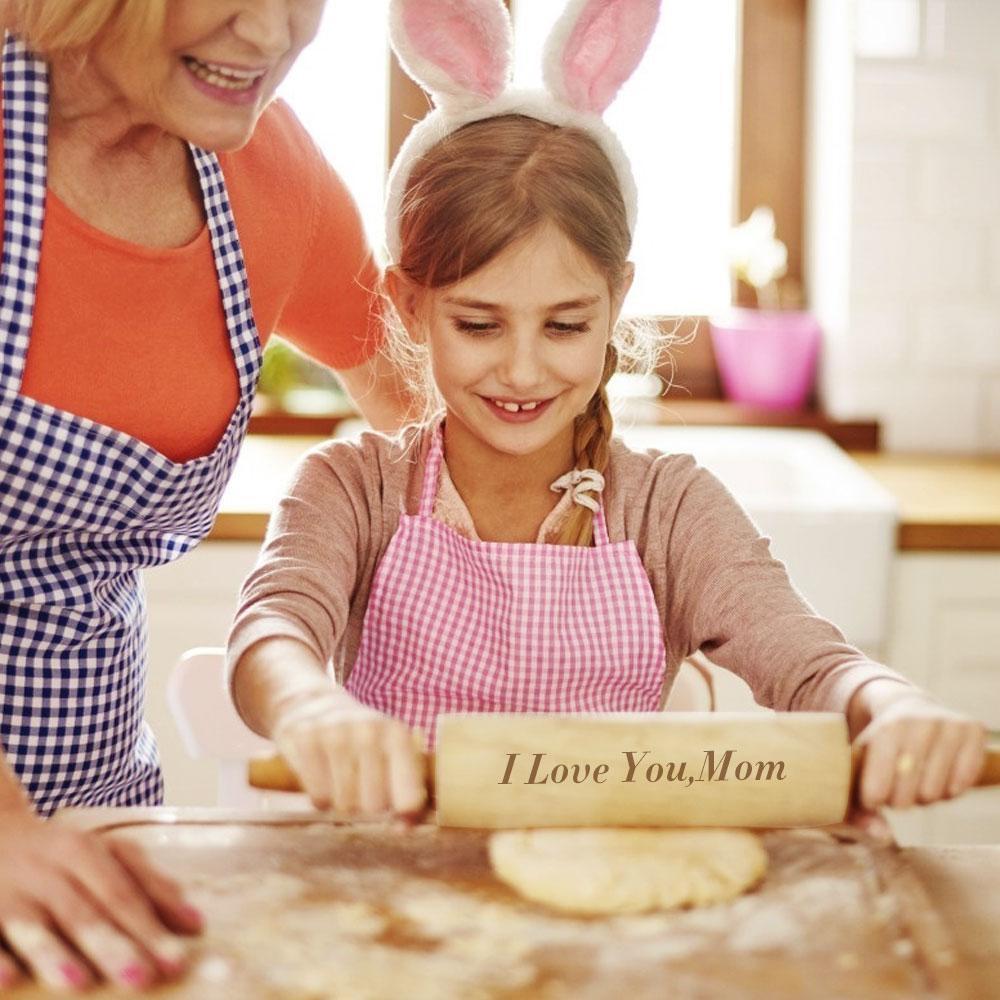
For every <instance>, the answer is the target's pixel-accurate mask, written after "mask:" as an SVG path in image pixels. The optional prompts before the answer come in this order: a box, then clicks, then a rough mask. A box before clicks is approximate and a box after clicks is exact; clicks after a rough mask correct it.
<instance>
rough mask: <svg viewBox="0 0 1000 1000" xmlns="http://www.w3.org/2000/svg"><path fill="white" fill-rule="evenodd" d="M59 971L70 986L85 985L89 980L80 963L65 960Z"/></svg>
mask: <svg viewBox="0 0 1000 1000" xmlns="http://www.w3.org/2000/svg"><path fill="white" fill-rule="evenodd" d="M59 973H60V975H61V976H62V977H63V979H64V980H66V982H67V983H69V984H70V986H84V985H86V982H87V974H86V973H85V972H84V971H83V969H81V968H80V966H78V965H73V963H72V962H63V963H62V965H60V966H59Z"/></svg>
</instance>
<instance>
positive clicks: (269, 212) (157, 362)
mask: <svg viewBox="0 0 1000 1000" xmlns="http://www.w3.org/2000/svg"><path fill="white" fill-rule="evenodd" d="M219 160H220V163H221V164H222V170H223V174H224V176H225V179H226V186H227V188H228V190H229V198H230V202H231V204H232V209H233V216H234V218H235V220H236V226H237V229H238V231H239V236H240V242H241V244H242V247H243V256H244V260H245V261H246V267H247V274H248V278H249V283H250V300H251V303H252V305H253V311H254V317H255V319H256V322H257V328H258V331H259V333H260V338H261V342H262V343H266V342H267V339H268V337H269V336H270V334H271V333H272V332H273V331H275V330H278V331H279V332H280V333H281V335H282V336H283V337H286V338H287V339H288V340H289V341H291V342H292V343H293V344H295V345H296V346H297V347H299V348H301V349H302V350H303V351H304V352H305V353H307V354H309V355H311V356H312V357H313V358H315V359H316V360H317V361H320V362H323V363H324V364H327V365H329V366H330V367H331V368H351V367H353V366H355V365H357V364H360V363H362V362H363V361H365V360H366V359H367V358H369V357H371V355H372V354H373V353H374V351H375V350H376V348H377V346H378V342H379V341H378V336H379V335H378V329H379V327H378V324H377V322H376V321H373V319H372V317H373V316H374V315H376V314H375V313H374V312H373V305H374V304H375V302H376V300H375V299H374V297H373V295H372V294H371V292H370V290H371V289H373V288H374V286H375V282H376V277H377V270H376V267H375V264H374V262H373V260H372V257H371V253H370V251H369V249H368V246H367V244H366V241H365V236H364V231H363V229H362V226H361V220H360V217H359V215H358V212H357V209H356V207H355V205H354V202H353V200H352V199H351V196H350V194H349V193H348V191H347V189H346V188H345V187H344V185H343V182H342V181H341V180H340V178H339V177H338V176H337V175H336V173H335V172H334V171H333V169H332V167H330V165H329V164H328V163H327V161H326V159H325V158H324V157H323V154H322V153H321V152H320V151H319V149H318V148H317V147H316V145H315V144H314V143H313V142H312V140H311V139H310V138H309V136H308V135H307V133H306V132H305V130H304V129H303V127H302V125H301V124H300V123H299V121H298V119H296V117H295V116H294V115H293V114H292V112H291V110H290V109H289V108H288V106H287V105H286V104H284V102H282V101H275V102H273V103H272V104H271V105H270V106H269V107H268V108H267V110H266V111H265V112H264V114H263V115H262V116H261V118H260V120H259V122H258V123H257V128H256V130H255V132H254V135H253V138H252V139H251V140H250V142H249V143H248V144H247V145H246V146H244V147H243V149H241V150H238V151H237V152H235V153H225V154H221V155H220V157H219ZM21 391H22V393H23V394H24V395H26V396H30V397H32V398H34V399H37V400H39V401H41V402H43V403H48V404H51V405H53V406H56V407H58V408H60V409H63V410H68V411H69V412H71V413H77V414H80V415H81V416H85V417H89V418H90V419H91V420H95V421H97V422H98V423H102V424H106V425H109V426H111V427H114V428H117V429H118V430H122V431H125V432H127V433H129V434H131V435H133V436H134V437H137V438H140V439H142V440H143V441H146V442H148V443H149V444H151V445H153V447H155V448H157V449H158V450H159V451H161V452H163V454H165V455H167V456H168V457H169V458H171V459H173V460H174V461H178V462H183V461H187V460H188V459H191V458H196V457H198V456H200V455H205V454H208V453H210V452H211V451H212V450H213V449H214V448H215V446H216V445H217V444H218V441H219V439H220V438H221V437H222V434H223V433H224V432H225V429H226V425H227V423H228V421H229V418H230V416H231V414H232V411H233V409H234V407H235V406H236V402H237V398H238V393H239V387H238V383H237V377H236V366H235V363H234V360H233V354H232V350H231V348H230V344H229V336H228V333H227V331H226V324H225V317H224V315H223V311H222V300H221V296H220V293H219V286H218V281H217V278H216V273H215V264H214V261H213V258H212V248H211V243H210V240H209V233H208V227H207V224H206V225H205V226H204V227H203V229H202V231H201V232H200V233H199V234H198V236H196V237H195V239H194V240H193V241H192V242H191V243H189V244H188V245H186V246H183V247H177V248H171V249H155V248H151V247H143V246H139V245H137V244H134V243H129V242H126V241H125V240H121V239H118V238H116V237H114V236H110V235H108V234H107V233H103V232H101V231H100V230H98V229H95V228H94V227H93V226H91V225H89V224H88V223H87V222H85V221H84V220H83V219H81V218H79V217H78V216H77V215H75V214H74V213H73V212H72V210H70V209H69V208H68V207H67V206H66V205H65V204H64V203H63V202H62V201H60V199H59V198H58V197H57V196H56V195H54V194H53V193H52V191H51V190H50V191H49V192H48V197H47V199H46V212H45V223H44V230H43V236H42V256H41V264H40V267H39V275H38V297H37V302H36V305H35V316H34V325H33V327H32V332H31V341H30V345H29V348H28V357H27V364H26V369H25V372H24V378H23V381H22V385H21Z"/></svg>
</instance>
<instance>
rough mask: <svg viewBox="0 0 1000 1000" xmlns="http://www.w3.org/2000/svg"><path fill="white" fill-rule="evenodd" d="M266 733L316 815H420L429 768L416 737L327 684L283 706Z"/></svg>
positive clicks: (397, 723)
mask: <svg viewBox="0 0 1000 1000" xmlns="http://www.w3.org/2000/svg"><path fill="white" fill-rule="evenodd" d="M274 719H275V722H274V726H273V729H272V733H271V738H272V739H273V740H274V742H275V744H276V745H277V747H278V749H279V750H280V751H281V753H282V754H283V756H284V757H285V759H286V760H287V761H288V763H289V764H290V765H291V767H292V769H293V770H294V771H295V773H296V774H297V775H298V776H299V780H300V781H301V783H302V787H303V788H304V789H305V790H306V792H307V793H308V795H309V798H310V799H311V800H312V802H313V805H315V806H316V808H317V809H335V810H337V811H338V812H343V813H346V814H348V815H356V816H360V817H366V818H368V817H373V816H377V815H379V814H380V813H385V812H387V811H389V810H391V811H392V812H394V813H397V814H399V815H403V816H414V815H416V814H419V813H420V812H421V811H422V810H423V808H424V807H425V805H426V804H427V774H426V772H427V765H426V758H425V755H424V753H423V751H422V749H421V745H420V741H419V739H418V738H417V737H418V734H416V733H414V732H413V731H411V730H410V729H409V727H407V726H406V725H404V724H403V723H402V722H399V721H398V720H397V719H393V718H390V717H388V716H385V715H382V714H381V713H380V712H376V711H374V710H373V709H370V708H368V707H367V706H365V705H362V704H361V703H360V702H358V701H357V700H356V699H354V698H352V697H351V696H350V695H349V694H348V693H347V692H346V691H344V690H343V688H336V687H333V686H332V685H331V684H329V683H325V684H323V685H317V686H315V687H312V688H311V689H307V690H304V691H301V690H300V691H298V692H296V693H295V694H294V695H293V696H291V697H290V698H288V699H285V700H283V701H282V703H281V704H280V706H279V707H278V708H277V710H276V712H275V716H274Z"/></svg>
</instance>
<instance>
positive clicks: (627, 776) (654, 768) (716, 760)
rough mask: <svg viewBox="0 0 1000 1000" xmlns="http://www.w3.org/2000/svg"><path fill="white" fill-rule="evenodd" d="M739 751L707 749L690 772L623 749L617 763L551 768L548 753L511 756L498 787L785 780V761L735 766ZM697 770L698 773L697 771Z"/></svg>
mask: <svg viewBox="0 0 1000 1000" xmlns="http://www.w3.org/2000/svg"><path fill="white" fill-rule="evenodd" d="M735 753H736V751H735V750H726V751H725V753H722V754H721V755H716V752H715V751H714V750H706V751H705V752H704V757H703V758H702V762H701V767H700V768H697V765H695V766H694V767H692V768H691V769H690V770H689V769H688V761H686V760H682V761H675V760H670V761H657V760H651V759H650V757H649V751H648V750H643V751H641V752H640V751H638V750H623V751H622V755H621V759H619V760H616V761H615V762H613V763H601V764H593V763H585V764H582V763H581V764H565V763H559V764H554V765H550V764H548V763H546V760H545V758H546V757H547V756H548V755H547V754H544V753H530V754H529V753H509V754H507V755H506V756H507V765H506V767H505V768H504V772H503V775H502V776H501V777H500V780H499V781H498V782H497V784H498V785H514V784H522V785H547V784H553V785H561V784H564V783H565V784H571V785H583V784H586V783H588V782H593V783H594V784H598V785H603V784H606V783H607V782H608V781H619V782H621V783H622V784H638V783H640V782H649V783H651V784H656V783H658V782H661V781H664V782H666V781H669V782H674V783H676V784H679V785H682V786H684V787H685V788H687V787H690V786H691V785H692V784H693V783H694V782H696V781H728V780H730V779H735V780H736V781H784V780H785V762H784V761H783V760H758V761H750V760H738V761H736V762H735V763H734V761H733V755H734V754H735ZM696 769H697V774H695V773H694V772H695V770H696Z"/></svg>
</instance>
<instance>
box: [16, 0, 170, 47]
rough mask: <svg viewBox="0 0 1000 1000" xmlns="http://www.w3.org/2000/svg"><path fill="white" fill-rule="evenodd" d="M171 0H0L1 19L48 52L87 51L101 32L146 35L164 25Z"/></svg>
mask: <svg viewBox="0 0 1000 1000" xmlns="http://www.w3.org/2000/svg"><path fill="white" fill-rule="evenodd" d="M166 7H167V0H75V2H69V0H0V22H2V24H3V26H4V27H5V28H9V29H10V30H11V31H13V32H14V33H15V34H16V35H18V36H20V37H21V38H22V39H23V40H24V41H25V43H26V44H27V45H28V46H29V48H31V49H32V50H33V51H35V52H37V53H38V54H39V55H40V56H43V57H48V56H53V55H57V54H60V53H65V52H86V50H87V49H89V48H90V47H91V46H92V45H94V44H95V42H97V40H98V39H99V38H102V37H104V38H112V39H115V40H119V39H120V40H121V41H122V42H123V43H135V42H140V41H148V40H150V39H152V38H153V37H155V35H156V34H157V32H159V31H161V30H162V29H163V21H164V17H165V15H166Z"/></svg>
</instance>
